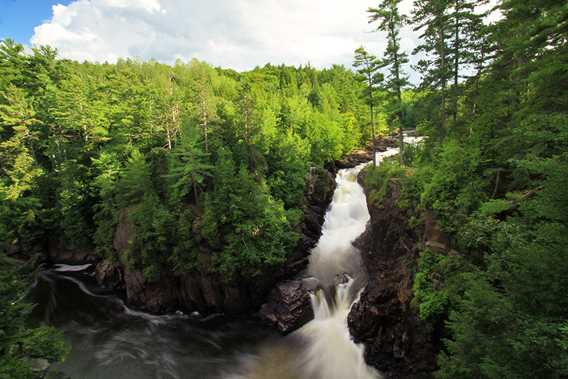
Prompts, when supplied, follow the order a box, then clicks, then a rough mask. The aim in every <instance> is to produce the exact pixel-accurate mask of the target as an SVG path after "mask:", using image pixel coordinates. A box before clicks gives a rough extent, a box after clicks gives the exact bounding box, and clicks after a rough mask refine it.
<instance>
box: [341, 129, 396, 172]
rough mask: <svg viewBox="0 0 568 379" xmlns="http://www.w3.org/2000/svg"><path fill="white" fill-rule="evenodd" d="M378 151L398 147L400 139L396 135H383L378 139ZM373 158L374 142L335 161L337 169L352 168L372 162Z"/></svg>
mask: <svg viewBox="0 0 568 379" xmlns="http://www.w3.org/2000/svg"><path fill="white" fill-rule="evenodd" d="M375 143H376V148H377V152H382V151H386V150H387V149H388V148H391V147H397V146H398V140H397V138H396V137H395V136H388V137H381V138H377V140H376V142H375ZM372 160H373V144H372V143H370V144H369V145H367V146H365V148H364V149H360V150H356V151H353V152H351V153H350V154H348V155H346V156H345V157H343V158H342V159H339V160H337V161H335V162H334V167H335V168H336V169H342V168H352V167H355V166H358V165H360V164H361V163H366V162H371V161H372Z"/></svg>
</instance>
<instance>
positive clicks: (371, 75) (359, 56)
mask: <svg viewBox="0 0 568 379" xmlns="http://www.w3.org/2000/svg"><path fill="white" fill-rule="evenodd" d="M353 66H354V67H355V68H357V73H358V77H357V79H358V80H359V81H361V82H363V83H365V85H366V87H365V91H364V97H365V99H366V102H367V105H368V106H369V112H370V114H371V134H372V138H373V165H375V166H376V165H377V143H376V138H377V136H376V134H375V105H376V102H377V100H378V99H377V96H376V92H377V91H378V86H379V84H380V83H381V82H382V81H383V79H384V76H383V74H381V73H380V72H379V68H380V67H381V62H380V61H379V60H378V59H377V57H375V56H374V55H371V54H369V53H368V52H367V51H366V50H365V48H364V47H363V46H361V47H359V48H358V49H357V50H355V61H354V63H353Z"/></svg>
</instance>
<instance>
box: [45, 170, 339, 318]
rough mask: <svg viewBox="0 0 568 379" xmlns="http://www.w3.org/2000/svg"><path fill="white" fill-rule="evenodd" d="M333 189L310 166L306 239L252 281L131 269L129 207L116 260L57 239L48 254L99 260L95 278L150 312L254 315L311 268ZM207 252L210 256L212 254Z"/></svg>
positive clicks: (55, 259) (329, 177) (330, 176)
mask: <svg viewBox="0 0 568 379" xmlns="http://www.w3.org/2000/svg"><path fill="white" fill-rule="evenodd" d="M334 189H335V180H334V172H330V171H328V170H324V169H315V168H314V169H312V170H310V173H309V175H308V178H307V180H306V189H305V201H304V206H303V210H304V217H303V221H302V223H301V225H300V227H299V232H300V234H301V237H300V239H299V240H298V243H297V246H296V249H295V250H294V251H293V252H292V254H290V257H289V259H288V261H287V262H286V263H285V264H284V265H283V266H282V267H279V268H277V269H274V270H272V271H271V272H267V273H265V274H264V275H260V276H258V277H255V278H252V279H245V278H236V279H235V280H233V281H231V282H227V281H225V280H224V278H222V277H220V276H219V275H217V274H212V273H206V272H198V271H194V272H190V273H187V274H183V275H179V274H178V275H176V274H174V273H171V272H163V273H161V275H160V277H159V278H158V279H157V280H153V281H149V280H147V279H145V277H144V275H143V273H142V272H141V271H138V270H135V269H132V268H130V267H129V265H128V264H127V262H126V255H127V254H126V251H127V250H128V248H129V244H130V241H132V240H133V239H134V236H135V233H136V231H135V228H134V225H133V224H132V223H131V221H130V220H129V215H128V210H127V209H123V210H122V211H121V212H120V217H119V222H118V225H117V227H116V230H115V234H114V241H113V247H114V250H115V259H113V260H100V258H98V257H97V256H96V255H95V254H94V253H93V252H90V251H74V250H70V249H66V248H65V247H64V246H61V245H60V244H59V243H57V242H52V243H50V244H49V248H48V251H47V256H48V260H49V261H50V262H52V263H67V264H84V263H94V265H95V274H96V278H97V280H98V281H99V283H100V284H101V285H103V286H105V287H108V288H111V289H115V290H123V291H124V292H125V294H126V300H127V303H128V304H129V305H131V306H134V307H137V308H139V309H143V310H145V311H148V312H152V313H164V312H171V311H177V310H183V311H187V312H193V311H198V312H200V313H202V314H211V313H219V312H221V313H226V314H241V313H250V312H251V311H255V310H257V309H258V308H259V307H260V305H261V304H262V303H263V302H265V301H266V298H267V295H268V293H269V292H270V290H271V289H272V288H274V286H275V285H276V283H278V282H279V281H281V280H285V279H286V278H291V277H294V275H296V274H297V273H298V272H299V271H301V270H302V269H303V268H304V267H305V266H306V264H307V261H308V255H309V252H310V250H311V249H312V248H313V247H314V246H315V244H316V243H317V241H318V239H319V237H320V234H321V227H322V224H323V219H324V215H325V212H326V209H327V207H328V206H329V203H330V202H331V198H332V196H333V191H334ZM134 253H135V252H134ZM202 254H203V255H204V259H205V258H206V255H207V254H208V252H207V251H203V252H202Z"/></svg>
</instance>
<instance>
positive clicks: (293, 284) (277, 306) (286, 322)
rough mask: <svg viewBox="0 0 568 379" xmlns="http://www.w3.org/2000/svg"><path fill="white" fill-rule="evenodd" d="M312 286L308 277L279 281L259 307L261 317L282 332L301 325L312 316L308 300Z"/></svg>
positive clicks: (288, 331) (291, 330)
mask: <svg viewBox="0 0 568 379" xmlns="http://www.w3.org/2000/svg"><path fill="white" fill-rule="evenodd" d="M314 287H315V285H313V284H311V282H310V280H309V279H307V280H302V279H295V280H288V281H285V282H282V283H279V284H278V285H277V286H276V288H274V289H273V290H272V291H271V293H270V296H269V298H268V302H267V303H265V304H264V305H263V306H262V308H261V309H260V315H261V317H262V318H263V319H264V320H266V321H267V322H268V323H270V324H272V325H273V326H274V327H276V329H278V331H280V332H281V333H283V334H288V333H290V332H293V331H294V330H296V329H298V328H300V327H302V326H303V325H304V324H306V323H307V322H309V321H310V320H312V319H313V318H314V312H313V309H312V306H311V301H310V291H312V290H314V289H315V288H314Z"/></svg>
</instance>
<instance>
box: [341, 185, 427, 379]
mask: <svg viewBox="0 0 568 379" xmlns="http://www.w3.org/2000/svg"><path fill="white" fill-rule="evenodd" d="M360 182H363V180H361V178H360ZM361 184H363V183H361ZM399 197H400V191H399V188H398V186H397V185H396V184H391V185H390V188H389V191H388V194H387V196H386V197H385V199H384V200H383V201H382V202H381V204H380V205H373V204H371V203H369V205H368V208H369V213H370V214H371V220H370V222H369V224H368V225H367V229H366V231H365V232H364V233H363V235H361V237H360V238H359V239H358V240H357V241H356V242H355V245H356V246H357V247H358V248H359V249H360V250H361V255H362V258H363V263H364V267H365V268H366V270H367V272H368V284H367V287H366V288H365V290H364V291H363V293H362V294H361V298H360V300H359V302H358V303H356V304H355V305H354V306H353V308H352V310H351V312H350V314H349V317H348V324H349V329H350V331H351V335H352V336H353V338H354V339H355V341H356V342H357V343H363V344H364V346H365V360H366V361H367V363H368V364H370V365H372V366H374V367H376V368H377V369H379V370H380V371H381V372H382V373H383V374H384V375H385V377H386V378H423V377H426V378H427V377H430V375H431V373H432V371H433V370H434V369H435V366H436V365H435V348H434V344H433V340H434V338H433V331H432V327H431V326H430V325H428V324H426V323H424V322H423V321H421V320H420V319H419V317H418V315H417V313H416V310H415V309H413V307H412V306H411V301H412V298H413V293H412V285H413V280H414V268H415V267H416V261H417V258H418V248H417V242H418V241H420V240H422V239H423V238H424V237H423V235H422V234H423V233H422V231H418V232H417V231H415V230H414V229H413V228H411V227H410V226H409V225H408V220H409V214H408V212H407V211H406V210H404V209H401V208H399V207H398V206H397V204H396V203H397V200H398V198H399Z"/></svg>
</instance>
